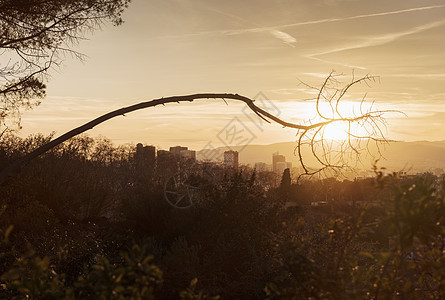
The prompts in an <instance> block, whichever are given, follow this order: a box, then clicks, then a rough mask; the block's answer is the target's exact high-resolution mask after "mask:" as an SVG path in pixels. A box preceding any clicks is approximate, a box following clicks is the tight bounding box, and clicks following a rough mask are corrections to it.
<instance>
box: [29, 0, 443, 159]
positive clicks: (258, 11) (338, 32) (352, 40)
mask: <svg viewBox="0 0 445 300" xmlns="http://www.w3.org/2000/svg"><path fill="white" fill-rule="evenodd" d="M124 19H125V23H124V24H123V25H122V26H119V27H113V26H111V25H110V26H104V28H103V29H102V30H101V31H98V32H96V33H95V34H94V35H88V36H87V37H88V40H85V41H81V42H80V44H79V45H76V46H75V50H77V51H80V52H82V53H84V54H85V55H86V56H87V58H86V59H85V61H84V62H81V61H79V60H76V59H74V58H71V57H66V58H65V61H64V64H63V65H62V66H61V67H60V68H59V69H54V70H52V71H51V73H50V75H51V76H50V78H49V81H48V90H47V93H48V96H47V98H46V99H45V100H44V101H43V103H42V104H41V105H40V106H39V107H37V108H35V109H34V110H32V111H26V112H25V113H24V114H23V118H22V126H23V129H22V133H21V134H22V135H27V134H30V133H37V132H43V133H49V132H51V131H56V135H60V134H62V133H64V132H65V131H67V130H69V129H72V128H74V127H76V126H79V125H81V124H83V123H85V122H87V121H89V120H91V119H93V118H95V117H97V116H99V115H101V114H104V113H106V112H109V111H110V110H113V109H116V108H120V107H124V106H128V105H131V104H135V103H138V102H141V101H147V100H150V99H153V98H159V97H166V96H172V95H181V94H190V93H201V92H218V93H238V94H241V95H244V96H247V97H251V98H255V97H256V98H258V97H259V98H261V99H260V100H262V101H258V103H259V105H260V104H261V103H262V104H264V105H268V106H269V107H270V108H271V109H272V111H271V112H272V113H276V114H277V115H279V116H280V117H282V118H283V119H285V120H287V121H292V122H297V123H298V122H304V121H306V120H308V119H309V118H311V117H313V116H314V102H313V101H310V99H313V97H314V90H311V89H309V88H308V87H307V86H305V85H302V84H300V82H301V81H302V82H305V83H307V84H309V85H311V86H320V84H321V83H322V82H323V80H324V79H325V78H326V76H327V74H329V73H330V72H331V71H333V70H335V71H336V73H338V74H344V76H340V77H339V80H342V81H344V82H348V81H349V80H351V76H352V73H353V72H354V74H355V76H363V75H366V74H371V75H376V76H379V80H376V82H375V83H372V84H371V85H370V86H369V87H368V86H366V85H362V86H360V87H359V88H358V89H355V90H352V91H351V94H350V95H349V96H348V97H346V98H345V101H346V102H349V101H360V100H361V98H362V97H363V95H364V94H365V93H367V99H368V100H369V101H375V107H377V108H379V109H397V110H401V111H403V112H404V113H405V114H406V116H404V115H401V114H389V115H388V116H387V117H388V133H387V137H388V138H391V139H396V140H404V141H413V140H445V1H444V0H440V1H426V0H422V1H419V0H415V1H414V0H392V1H388V0H385V1H381V0H375V1H359V0H343V1H341V0H324V1H321V0H313V1H302V0H300V1H296V0H281V1H270V0H262V1H253V0H245V1H214V0H211V1H209V0H163V1H151V0H133V3H132V4H131V5H130V7H129V9H128V10H127V11H126V13H125V14H124ZM234 124H236V126H238V129H243V130H246V131H247V132H249V134H250V138H249V140H248V142H249V143H252V144H268V143H274V142H281V141H292V140H293V139H294V136H295V133H294V132H293V131H292V130H283V129H282V128H281V127H280V126H278V125H269V126H262V124H260V126H258V120H256V119H255V117H253V116H252V115H251V113H249V112H248V111H247V110H246V109H245V108H244V106H243V105H242V104H241V103H237V102H231V101H228V105H226V104H225V103H224V102H223V101H215V100H213V101H201V102H196V103H183V104H171V105H167V106H163V107H157V108H150V109H147V110H144V111H139V112H134V113H130V114H128V115H127V116H126V117H119V118H116V119H115V120H111V121H108V122H106V123H103V124H101V125H99V126H98V127H97V128H95V129H93V130H92V131H90V132H89V134H90V135H91V136H98V135H103V136H106V137H108V138H110V139H111V140H112V141H113V142H115V143H116V144H118V143H126V142H134V143H137V142H144V143H147V144H153V145H156V146H160V147H163V148H167V147H169V146H173V145H177V144H180V145H185V146H190V147H191V148H193V149H196V150H200V149H202V148H203V147H205V146H206V145H208V144H209V143H210V144H212V145H213V146H221V145H223V144H225V143H231V142H232V143H233V142H235V141H229V140H227V137H224V136H223V134H221V132H223V131H224V129H226V128H228V127H227V126H232V125H234Z"/></svg>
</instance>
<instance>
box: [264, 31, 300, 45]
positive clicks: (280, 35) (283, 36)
mask: <svg viewBox="0 0 445 300" xmlns="http://www.w3.org/2000/svg"><path fill="white" fill-rule="evenodd" d="M270 34H272V35H273V36H274V37H276V38H277V39H280V40H282V41H283V42H284V43H285V44H288V45H289V46H292V47H294V45H293V44H295V43H296V42H297V40H296V39H295V38H294V37H293V36H291V35H290V34H288V33H286V32H283V31H280V30H271V31H270Z"/></svg>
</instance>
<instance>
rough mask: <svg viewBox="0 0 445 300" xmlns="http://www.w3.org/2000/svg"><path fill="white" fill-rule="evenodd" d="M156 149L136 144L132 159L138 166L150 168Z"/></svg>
mask: <svg viewBox="0 0 445 300" xmlns="http://www.w3.org/2000/svg"><path fill="white" fill-rule="evenodd" d="M155 159H156V149H155V147H154V146H144V145H142V144H141V143H139V144H137V145H136V153H135V155H134V161H135V163H136V166H137V167H138V168H144V169H145V168H150V169H153V168H154V166H155Z"/></svg>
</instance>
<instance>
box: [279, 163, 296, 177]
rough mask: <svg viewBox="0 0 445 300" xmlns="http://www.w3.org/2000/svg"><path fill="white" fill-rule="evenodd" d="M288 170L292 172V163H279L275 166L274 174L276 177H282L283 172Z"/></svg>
mask: <svg viewBox="0 0 445 300" xmlns="http://www.w3.org/2000/svg"><path fill="white" fill-rule="evenodd" d="M286 169H289V171H290V170H292V163H291V162H287V161H279V162H277V164H276V173H277V174H278V175H280V176H281V175H283V172H284V170H286Z"/></svg>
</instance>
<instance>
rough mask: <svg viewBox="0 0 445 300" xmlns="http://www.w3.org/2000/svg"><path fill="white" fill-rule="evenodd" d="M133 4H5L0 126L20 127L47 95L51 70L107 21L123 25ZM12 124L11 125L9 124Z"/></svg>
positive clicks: (93, 0)
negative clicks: (23, 116) (124, 14)
mask: <svg viewBox="0 0 445 300" xmlns="http://www.w3.org/2000/svg"><path fill="white" fill-rule="evenodd" d="M130 1H131V0H45V1H40V0H1V1H0V50H1V53H2V54H1V55H2V60H3V63H2V64H1V65H0V103H1V108H0V128H3V130H5V127H6V128H7V127H8V125H9V126H10V124H9V122H6V121H7V120H12V123H17V124H20V109H22V108H31V107H33V106H35V105H38V104H39V99H42V98H43V97H44V96H45V93H46V91H45V89H46V85H45V84H44V81H45V76H46V75H47V71H48V70H49V69H50V68H51V67H53V66H55V65H58V64H60V62H61V56H62V55H66V54H70V55H73V56H75V57H77V58H80V59H82V54H81V53H78V52H76V51H74V50H73V49H72V46H73V44H75V43H77V42H78V41H79V40H81V39H83V38H84V37H85V34H86V33H88V32H92V31H94V30H96V29H98V28H100V25H101V24H102V23H103V22H105V21H111V22H112V23H113V24H115V25H119V24H121V23H122V19H121V14H122V12H123V10H124V9H125V8H126V7H127V5H128V3H129V2H130ZM7 123H8V124H7Z"/></svg>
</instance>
